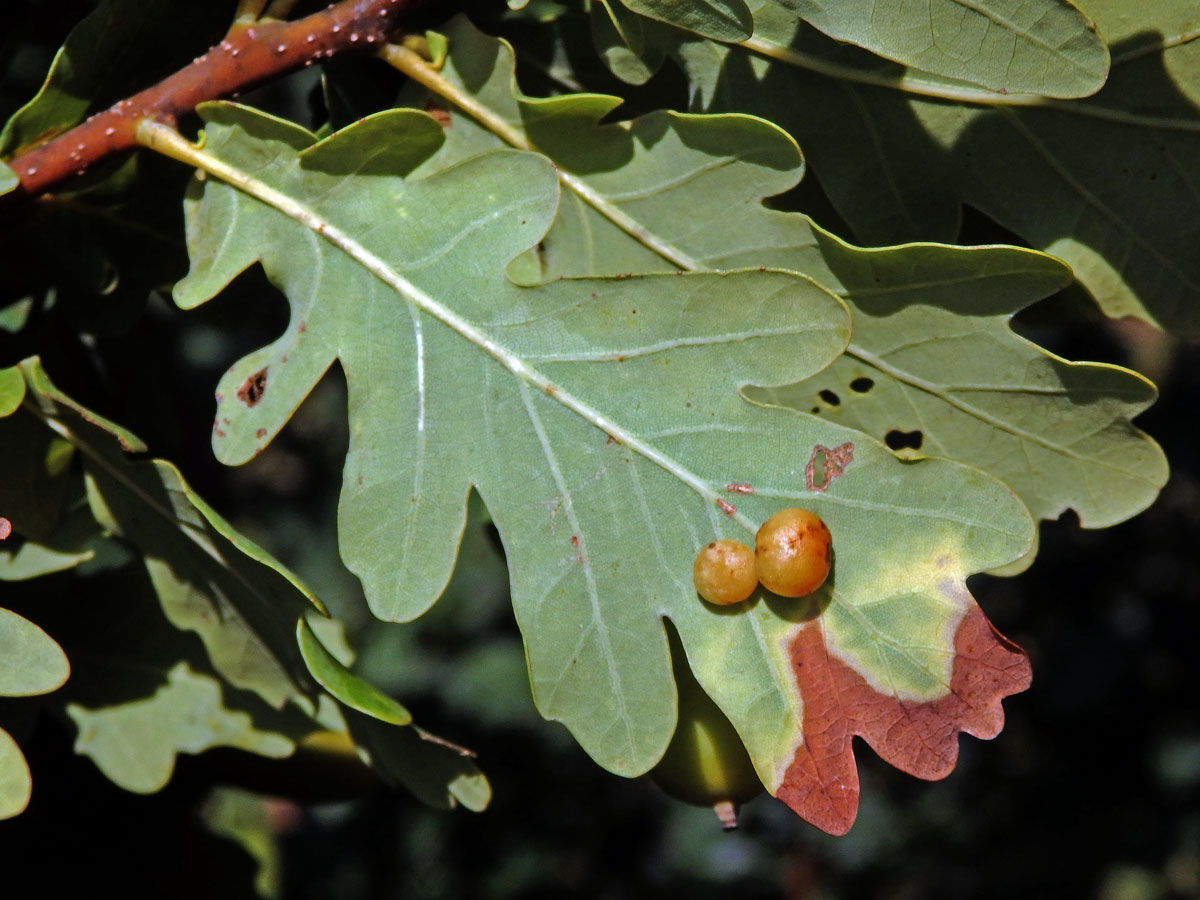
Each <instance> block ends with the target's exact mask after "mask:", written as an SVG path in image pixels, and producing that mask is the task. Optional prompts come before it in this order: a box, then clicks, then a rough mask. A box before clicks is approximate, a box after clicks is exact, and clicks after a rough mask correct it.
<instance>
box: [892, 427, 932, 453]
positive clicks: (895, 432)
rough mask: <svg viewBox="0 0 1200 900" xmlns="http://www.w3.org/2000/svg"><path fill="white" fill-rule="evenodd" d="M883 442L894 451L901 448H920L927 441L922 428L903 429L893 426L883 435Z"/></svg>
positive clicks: (897, 451)
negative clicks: (915, 429) (914, 429)
mask: <svg viewBox="0 0 1200 900" xmlns="http://www.w3.org/2000/svg"><path fill="white" fill-rule="evenodd" d="M883 442H884V443H885V444H887V445H888V449H889V450H891V451H892V452H894V453H899V452H900V451H901V450H920V449H921V445H922V444H923V443H925V435H924V434H922V433H921V431H920V430H917V431H901V430H900V429H899V428H893V429H892V430H891V431H889V432H888V433H887V434H885V435H884V436H883Z"/></svg>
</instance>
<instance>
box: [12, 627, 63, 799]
mask: <svg viewBox="0 0 1200 900" xmlns="http://www.w3.org/2000/svg"><path fill="white" fill-rule="evenodd" d="M70 674H71V664H70V662H69V661H68V659H67V655H66V654H65V653H64V652H63V649H62V647H60V646H59V645H58V643H57V642H56V641H55V640H54V639H53V638H52V637H50V635H48V634H46V632H45V631H43V630H42V629H41V628H39V627H38V626H37V625H35V624H34V623H33V622H30V621H29V620H28V619H26V618H25V617H24V616H20V615H18V614H17V613H15V612H13V611H12V610H9V609H3V608H0V697H28V696H35V695H38V694H47V693H49V692H50V691H53V690H56V689H58V688H59V687H61V686H62V685H63V684H64V683H66V680H67V678H68V677H69V676H70ZM32 791H33V779H32V777H31V776H30V774H29V765H28V763H26V762H25V756H24V754H22V753H21V748H20V747H19V746H17V742H16V741H15V740H14V739H13V737H12V735H10V734H9V733H8V732H7V731H5V730H4V729H3V728H0V819H8V818H11V817H13V816H15V815H18V814H20V813H21V812H23V811H24V810H25V807H26V806H27V805H28V803H29V798H30V795H31V793H32Z"/></svg>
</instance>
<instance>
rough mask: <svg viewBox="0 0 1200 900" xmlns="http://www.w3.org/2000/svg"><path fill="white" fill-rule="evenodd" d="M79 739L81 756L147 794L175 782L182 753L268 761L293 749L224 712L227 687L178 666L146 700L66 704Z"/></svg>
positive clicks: (235, 713)
mask: <svg viewBox="0 0 1200 900" xmlns="http://www.w3.org/2000/svg"><path fill="white" fill-rule="evenodd" d="M67 713H68V715H70V717H71V719H72V721H73V722H74V723H75V726H76V728H77V729H78V730H79V735H78V737H77V738H76V740H75V751H76V752H77V753H82V754H84V755H85V756H88V757H90V758H91V759H92V760H93V761H94V762H95V763H96V765H97V766H99V767H100V770H101V771H103V772H104V774H105V775H106V776H107V777H108V778H109V779H110V780H112V781H113V782H115V783H116V784H119V785H120V786H121V787H123V788H125V789H126V790H128V791H134V792H135V793H142V794H148V793H153V792H154V791H157V790H160V789H161V788H162V787H163V786H164V785H165V784H166V783H167V782H168V781H169V780H170V777H171V773H172V771H173V770H174V767H175V758H176V755H177V754H178V753H181V752H182V753H199V752H201V751H203V750H206V749H208V748H210V747H237V748H239V749H242V750H248V751H250V752H252V753H257V754H260V755H262V756H272V757H285V756H288V755H289V754H290V753H291V752H292V750H293V748H294V744H293V743H292V741H291V740H289V739H288V738H286V737H284V736H283V735H280V734H275V733H272V732H264V731H259V730H258V729H257V728H255V726H254V722H253V719H252V718H251V716H250V715H249V714H248V713H245V712H242V711H240V710H231V709H229V708H227V707H226V705H225V703H224V700H223V698H222V694H221V683H220V682H219V681H217V680H216V679H215V678H212V677H210V676H207V675H203V674H201V673H197V672H193V671H192V670H191V669H190V668H189V667H188V665H187V663H186V662H180V663H179V664H178V665H176V666H175V667H174V668H172V669H171V670H170V672H169V673H168V674H167V683H166V684H165V685H163V686H162V687H160V688H159V689H158V690H157V691H155V693H154V695H153V696H151V697H148V698H145V699H140V700H134V701H131V702H128V703H123V704H119V705H114V706H107V707H105V708H102V709H94V710H93V709H88V708H87V707H84V706H82V705H80V704H70V705H68V706H67Z"/></svg>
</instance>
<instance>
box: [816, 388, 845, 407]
mask: <svg viewBox="0 0 1200 900" xmlns="http://www.w3.org/2000/svg"><path fill="white" fill-rule="evenodd" d="M817 396H818V397H820V398H821V399H822V400H824V401H825V402H826V403H828V404H829V405H830V406H838V405H840V404H841V402H842V399H841V397H839V396H838V395H837V394H835V393H834V392H833V391H831V390H828V389H826V390H823V391H821V392H820V393H819V394H817Z"/></svg>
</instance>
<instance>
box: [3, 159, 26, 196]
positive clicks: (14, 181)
mask: <svg viewBox="0 0 1200 900" xmlns="http://www.w3.org/2000/svg"><path fill="white" fill-rule="evenodd" d="M20 183H21V181H20V179H19V178H17V173H16V172H14V171H13V170H12V169H11V168H10V167H9V166H8V165H7V164H6V163H4V162H2V161H0V194H7V193H8V192H9V191H11V190H14V189H15V188H16V186H17V185H18V184H20Z"/></svg>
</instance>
